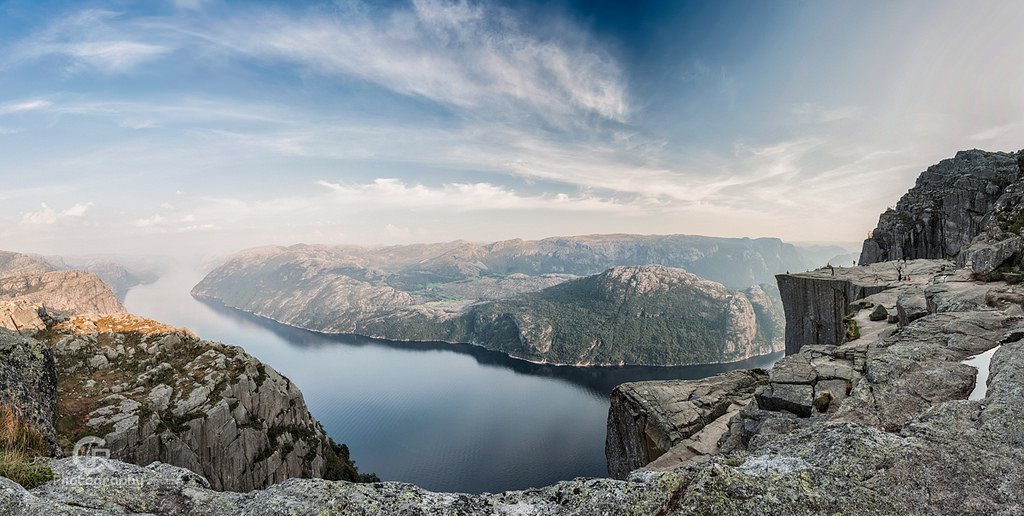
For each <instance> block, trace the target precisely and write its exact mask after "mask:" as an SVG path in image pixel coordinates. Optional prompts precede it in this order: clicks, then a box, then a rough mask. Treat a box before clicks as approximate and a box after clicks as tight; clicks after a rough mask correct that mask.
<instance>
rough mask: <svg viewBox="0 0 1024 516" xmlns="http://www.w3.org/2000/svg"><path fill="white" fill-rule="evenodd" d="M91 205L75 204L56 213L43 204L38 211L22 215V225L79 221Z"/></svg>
mask: <svg viewBox="0 0 1024 516" xmlns="http://www.w3.org/2000/svg"><path fill="white" fill-rule="evenodd" d="M92 205H93V204H92V203H91V202H90V203H85V204H82V203H76V204H74V205H73V206H71V207H69V208H67V209H65V210H61V211H57V210H54V209H53V208H51V207H50V206H49V205H47V204H46V203H45V202H44V203H41V204H40V207H39V210H37V211H31V212H28V213H23V214H22V216H21V221H22V223H24V224H40V225H52V224H56V223H58V222H65V221H67V220H69V219H81V218H82V217H83V216H84V215H85V212H87V211H88V210H89V208H91V207H92Z"/></svg>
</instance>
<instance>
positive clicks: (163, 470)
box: [0, 459, 682, 516]
mask: <svg viewBox="0 0 1024 516" xmlns="http://www.w3.org/2000/svg"><path fill="white" fill-rule="evenodd" d="M50 466H51V468H53V470H54V472H56V473H57V474H58V475H60V478H61V480H60V481H57V482H51V483H49V484H46V485H44V486H42V487H39V488H36V489H33V490H31V491H26V490H25V489H23V488H21V486H18V485H17V484H14V483H13V482H11V481H9V480H7V479H5V478H2V477H0V512H2V513H4V514H10V515H16V516H20V515H39V514H90V515H108V514H109V515H113V514H118V515H122V514H196V515H210V516H230V515H253V516H264V515H265V516H272V515H274V516H276V515H280V514H351V515H360V516H376V515H382V514H388V515H390V514H403V515H404V514H408V515H439V516H440V515H451V514H460V515H461V514H481V515H483V514H503V515H511V514H527V515H543V514H566V515H570V514H575V515H581V516H582V515H591V514H622V513H630V514H657V513H658V512H659V511H660V510H662V509H663V508H665V507H666V506H667V505H668V503H669V501H670V500H669V499H670V497H671V496H672V495H673V493H676V492H677V491H678V490H679V487H680V484H681V482H682V478H679V477H675V476H665V477H661V478H658V479H652V480H651V481H648V482H642V483H641V482H623V481H619V480H608V479H578V480H572V481H568V482H559V483H558V484H555V485H552V486H547V487H542V488H537V489H530V490H526V491H509V492H505V493H497V494H489V493H486V494H482V495H466V494H460V493H434V492H430V491H426V490H423V489H421V488H419V487H416V486H414V485H410V484H401V483H396V482H379V483H373V484H353V483H349V482H329V481H324V480H300V479H292V480H288V481H286V482H282V483H280V484H276V485H273V486H271V487H269V488H267V489H265V490H262V491H254V492H250V493H230V492H216V491H212V490H210V489H209V484H208V483H207V482H206V479H204V478H202V477H201V476H199V475H196V474H194V473H192V472H190V471H187V470H183V469H181V468H176V467H173V466H168V465H166V464H160V463H155V464H152V465H149V466H147V467H140V466H134V465H130V464H125V463H122V462H118V461H111V460H102V459H97V461H96V469H98V470H100V473H99V474H91V473H90V471H86V470H85V469H84V468H82V467H80V466H79V464H78V463H76V462H75V461H74V460H72V459H62V460H58V461H53V462H51V464H50ZM110 479H117V480H116V481H109V480H110ZM104 480H107V481H106V482H104ZM83 486H86V487H84V488H83ZM93 487H95V488H93Z"/></svg>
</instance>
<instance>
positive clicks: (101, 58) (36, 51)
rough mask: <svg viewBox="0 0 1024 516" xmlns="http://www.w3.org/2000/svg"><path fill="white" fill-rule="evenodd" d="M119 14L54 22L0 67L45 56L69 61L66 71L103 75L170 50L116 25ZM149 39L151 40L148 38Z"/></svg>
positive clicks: (15, 49)
mask: <svg viewBox="0 0 1024 516" xmlns="http://www.w3.org/2000/svg"><path fill="white" fill-rule="evenodd" d="M120 16H121V15H120V14H119V13H116V12H111V11H103V10H85V11H81V12H78V13H76V14H74V15H72V16H67V17H64V18H61V19H58V20H57V21H55V22H53V23H52V24H51V25H50V26H49V27H47V28H45V29H44V30H42V31H40V32H39V33H37V34H35V35H34V36H32V37H30V38H28V39H26V40H25V41H22V42H21V43H20V44H18V45H15V46H14V47H13V48H12V49H10V51H9V52H8V55H7V56H6V59H4V60H0V64H6V65H7V66H11V65H12V64H16V63H19V62H23V61H30V60H35V59H39V58H42V57H47V56H61V57H65V58H67V59H69V60H70V62H71V66H69V67H68V71H76V70H78V69H81V68H91V69H95V70H99V71H101V72H104V73H111V74H113V73H123V72H127V71H129V70H132V69H134V68H135V67H137V66H139V65H140V64H142V63H145V62H148V61H152V60H154V59H156V58H158V57H160V56H163V55H165V54H167V53H169V52H171V51H172V50H173V47H171V46H168V45H166V44H161V43H157V42H150V41H143V40H144V39H146V38H147V36H146V35H143V34H129V32H139V31H138V29H137V28H135V29H133V30H126V29H131V27H130V25H129V26H128V27H121V26H116V25H115V23H116V22H117V21H118V19H119V17H120ZM148 37H152V35H149V36H148Z"/></svg>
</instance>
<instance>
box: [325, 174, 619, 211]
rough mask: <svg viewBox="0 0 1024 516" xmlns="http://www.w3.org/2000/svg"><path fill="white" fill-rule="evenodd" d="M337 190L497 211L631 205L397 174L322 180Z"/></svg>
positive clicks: (392, 201) (396, 201)
mask: <svg viewBox="0 0 1024 516" xmlns="http://www.w3.org/2000/svg"><path fill="white" fill-rule="evenodd" d="M317 184H318V185H320V186H323V187H326V188H328V189H329V190H331V192H333V197H334V200H335V201H336V202H343V203H345V204H350V203H358V204H360V205H364V206H368V207H376V208H384V209H388V208H404V209H419V208H430V209H441V210H454V211H494V210H524V209H547V210H561V211H619V212H621V211H625V210H628V209H629V207H628V206H626V205H624V204H621V203H619V202H617V201H615V200H613V199H604V198H599V197H595V196H590V195H580V196H570V195H568V194H565V193H558V194H554V195H550V194H544V195H537V196H523V195H520V194H518V193H516V192H515V191H513V190H511V189H508V188H505V187H502V186H497V185H494V184H491V183H447V184H443V185H441V186H437V187H430V186H425V185H422V184H413V185H410V184H408V183H406V182H405V181H402V180H400V179H395V178H378V179H375V180H374V181H373V182H372V183H366V184H342V183H332V182H329V181H324V180H320V181H317Z"/></svg>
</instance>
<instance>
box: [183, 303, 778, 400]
mask: <svg viewBox="0 0 1024 516" xmlns="http://www.w3.org/2000/svg"><path fill="white" fill-rule="evenodd" d="M197 300H198V301H199V302H200V303H202V304H204V305H206V306H207V307H209V308H210V309H211V310H213V311H214V312H216V313H218V314H220V315H221V316H223V317H226V318H230V319H233V320H235V321H238V322H239V323H242V324H251V325H254V326H258V327H260V328H263V329H265V330H267V331H270V332H272V333H274V334H275V335H277V336H278V337H280V338H281V339H282V340H284V341H285V342H287V343H289V344H291V345H294V346H300V347H311V348H316V347H320V346H337V345H344V346H383V347H389V348H393V349H402V350H408V351H421V352H425V351H451V352H455V353H461V354H464V355H469V356H471V357H473V358H474V359H475V360H476V362H477V363H478V364H480V365H485V366H498V367H503V368H506V369H509V370H512V371H515V372H516V373H519V374H526V375H532V376H539V377H543V378H553V379H557V380H564V381H567V382H571V383H574V384H576V385H579V386H580V387H583V388H585V389H587V390H588V391H590V392H591V393H592V394H594V395H595V396H600V397H602V398H606V397H607V396H608V395H609V394H611V392H612V389H614V388H615V386H616V385H619V384H621V383H626V382H639V381H647V380H692V379H699V378H707V377H709V376H713V375H716V374H718V373H722V372H725V371H732V370H734V369H753V368H762V369H767V368H770V367H771V366H772V364H774V363H775V362H776V361H777V360H778V359H780V358H782V356H783V355H784V352H779V353H773V354H771V355H763V356H758V357H753V358H750V359H747V360H743V361H739V362H731V363H728V364H709V365H694V366H673V367H649V366H604V367H574V366H555V365H548V364H535V363H533V362H528V361H525V360H518V359H515V358H511V357H509V356H508V355H506V354H504V353H501V352H498V351H492V350H489V349H485V348H482V347H480V346H475V345H472V344H449V343H446V342H416V341H412V342H405V341H391V340H382V339H372V338H369V337H362V336H359V335H330V334H324V333H318V332H314V331H309V330H303V329H301V328H295V327H292V326H287V325H284V324H281V323H278V322H276V321H273V320H271V319H267V318H265V317H260V316H257V315H253V314H250V313H248V312H243V311H241V310H237V309H234V308H229V307H227V306H224V305H223V304H221V303H218V302H216V301H211V300H207V299H197Z"/></svg>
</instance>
